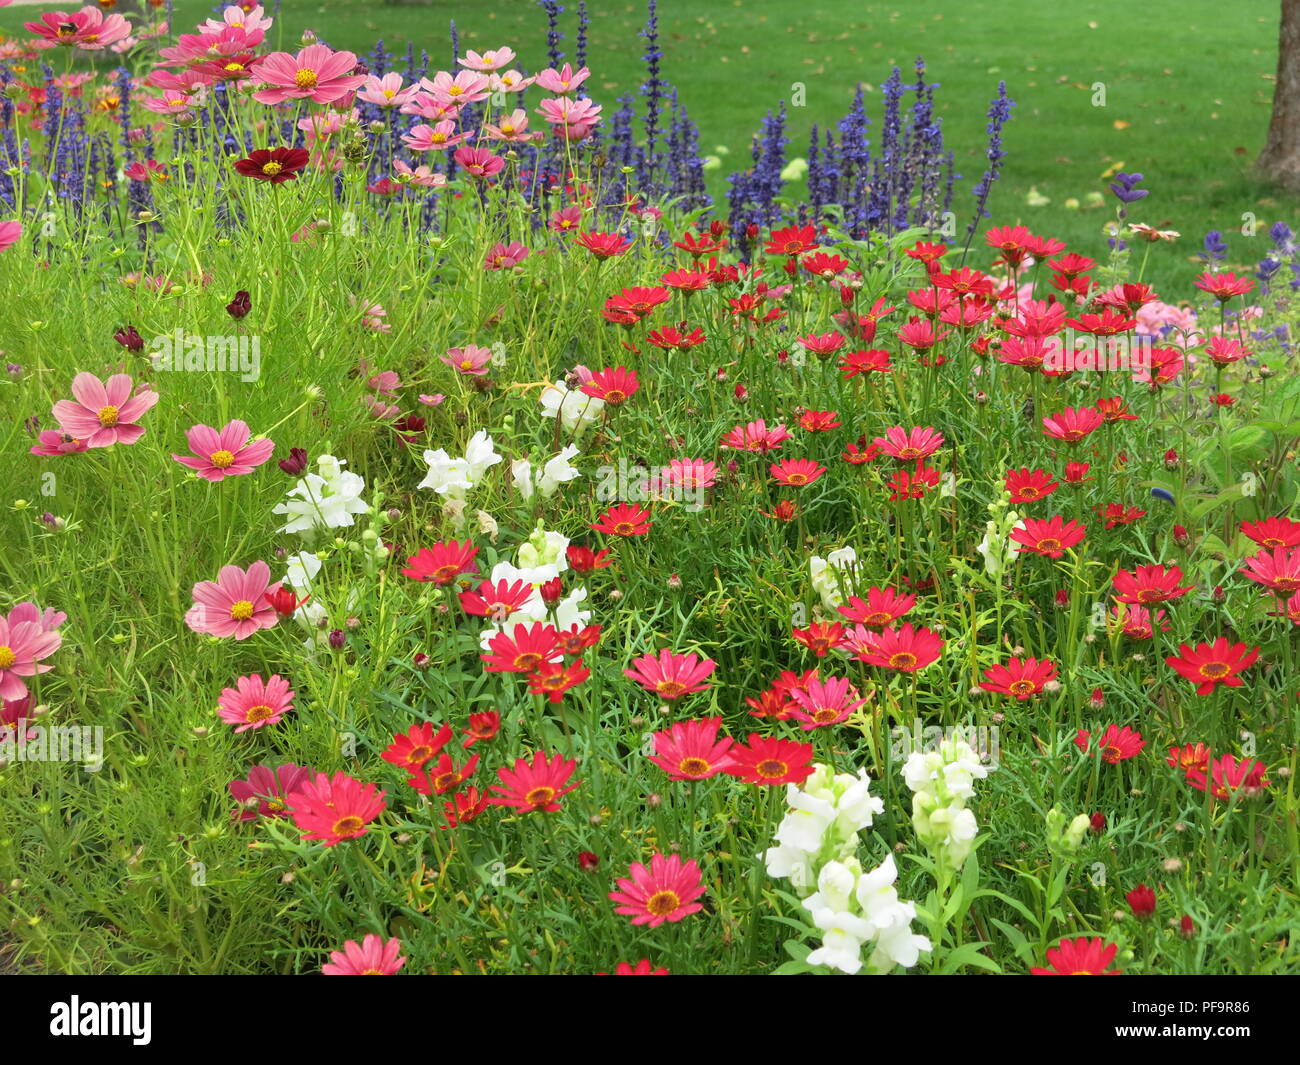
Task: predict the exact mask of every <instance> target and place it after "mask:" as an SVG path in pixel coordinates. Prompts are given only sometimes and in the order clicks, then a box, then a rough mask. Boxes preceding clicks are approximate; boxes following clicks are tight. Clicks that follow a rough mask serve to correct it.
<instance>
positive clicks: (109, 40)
mask: <svg viewBox="0 0 1300 1065" xmlns="http://www.w3.org/2000/svg"><path fill="white" fill-rule="evenodd" d="M23 27H24V28H25V29H27V30H29V31H30V32H32V33H34V34H36V40H34V41H32V42H31V46H32V47H33V48H40V49H45V48H56V47H58V46H59V45H64V46H67V45H72V46H75V47H77V48H80V49H81V50H82V51H86V52H96V51H102V50H103V49H105V48H107V47H108V46H109V45H111V44H113V43H115V42H117V41H120V40H122V38H124V37H126V36H128V35H129V34H130V32H131V24H130V23H129V22H127V21H126V19H125V18H124V17H123V16H121V15H109V16H108V17H107V18H105V17H104V13H103V12H102V11H100V10H99V8H97V7H91V6H90V5H89V4H87V5H86V6H85V7H83V8H82V9H81V10H80V11H74V12H71V13H69V12H67V11H47V12H45V13H44V14H43V15H41V19H40V21H39V22H24V23H23Z"/></svg>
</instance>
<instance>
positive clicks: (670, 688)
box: [655, 680, 686, 699]
mask: <svg viewBox="0 0 1300 1065" xmlns="http://www.w3.org/2000/svg"><path fill="white" fill-rule="evenodd" d="M685 690H686V685H685V684H683V683H682V682H681V681H677V680H661V681H660V682H659V683H658V684H656V685H655V691H657V692H658V693H659V694H660V695H662V696H663V697H664V698H665V699H676V698H677V697H678V696H679V695H681V694H682V692H684V691H685Z"/></svg>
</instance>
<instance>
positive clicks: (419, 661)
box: [411, 651, 433, 671]
mask: <svg viewBox="0 0 1300 1065" xmlns="http://www.w3.org/2000/svg"><path fill="white" fill-rule="evenodd" d="M411 665H413V666H414V667H415V668H416V669H418V670H422V671H423V670H426V669H428V668H429V667H430V666H431V665H433V659H432V658H430V657H429V656H428V655H426V654H425V653H424V652H423V651H416V652H415V657H413V658H412V659H411Z"/></svg>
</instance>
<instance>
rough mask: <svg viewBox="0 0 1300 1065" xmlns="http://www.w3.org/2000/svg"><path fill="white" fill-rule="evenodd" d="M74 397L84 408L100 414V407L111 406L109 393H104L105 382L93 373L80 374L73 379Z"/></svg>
mask: <svg viewBox="0 0 1300 1065" xmlns="http://www.w3.org/2000/svg"><path fill="white" fill-rule="evenodd" d="M72 395H73V398H74V399H76V401H77V402H78V403H80V404H81V405H82V406H83V407H86V408H87V409H89V410H91V411H94V412H98V411H99V408H100V407H107V406H108V405H109V398H108V393H107V392H105V391H104V382H102V381H101V380H100V379H99V378H98V377H96V376H95V375H94V374H93V373H79V374H77V376H76V377H74V378H73V379H72ZM63 402H67V401H66V400H64V401H63Z"/></svg>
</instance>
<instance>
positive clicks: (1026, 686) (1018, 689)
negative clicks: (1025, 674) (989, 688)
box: [1007, 680, 1038, 695]
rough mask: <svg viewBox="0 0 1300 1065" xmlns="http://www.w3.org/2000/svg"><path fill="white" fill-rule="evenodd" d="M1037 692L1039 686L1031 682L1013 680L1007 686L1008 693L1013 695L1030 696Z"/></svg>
mask: <svg viewBox="0 0 1300 1065" xmlns="http://www.w3.org/2000/svg"><path fill="white" fill-rule="evenodd" d="M1037 690H1038V688H1037V686H1036V685H1035V684H1034V682H1033V681H1031V680H1013V681H1012V682H1011V683H1010V684H1008V685H1007V691H1009V692H1011V694H1012V695H1029V694H1031V693H1032V692H1035V691H1037Z"/></svg>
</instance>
